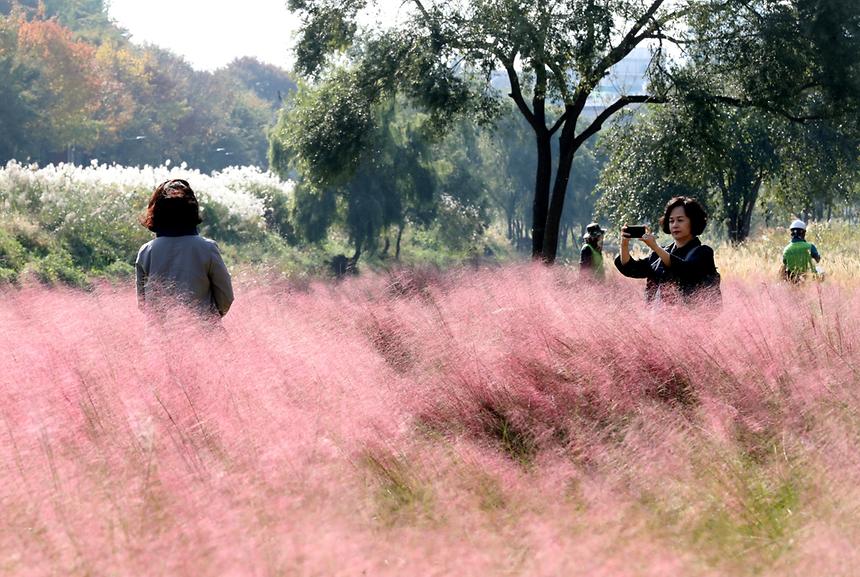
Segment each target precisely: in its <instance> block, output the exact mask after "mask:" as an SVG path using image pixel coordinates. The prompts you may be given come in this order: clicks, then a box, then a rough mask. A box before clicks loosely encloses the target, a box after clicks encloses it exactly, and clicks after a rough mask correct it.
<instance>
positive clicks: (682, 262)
mask: <svg viewBox="0 0 860 577" xmlns="http://www.w3.org/2000/svg"><path fill="white" fill-rule="evenodd" d="M663 248H664V249H665V250H666V252H668V253H669V255H670V256H671V258H672V266H671V267H666V266H665V265H664V264H663V261H662V260H660V257H659V256H657V253H655V252H654V251H651V254H649V255H648V258H646V259H641V260H639V259H634V258H631V259H630V260H629V261H628V262H627V264H624V265H623V264H621V256H620V255H619V256H617V257H615V268H617V269H618V271H619V272H620V273H621V274H623V275H624V276H627V277H630V278H644V279H647V281H646V283H645V300H647V301H649V302H650V301H653V300H654V298H655V297H656V296H657V294H658V292H659V295H660V299H661V300H665V301H669V302H672V301H673V300H676V298H677V297H676V295H680V298H681V300H682V301H685V302H686V301H689V300H690V298H691V297H692V296H693V295H695V294H696V293H697V292H699V291H700V290H701V289H715V291H716V292H717V293H718V292H719V282H720V275H719V273H718V272H717V266H716V264H715V263H714V251H713V249H712V248H711V247H709V246H708V245H706V244H702V242H701V241H700V240H699V239H698V237H697V238H693V240H691V241H690V242H688V243H687V244H685V245H684V246H682V247H681V248H675V243H672V244H670V245H668V246H664V247H663Z"/></svg>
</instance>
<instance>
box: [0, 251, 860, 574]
mask: <svg viewBox="0 0 860 577" xmlns="http://www.w3.org/2000/svg"><path fill="white" fill-rule="evenodd" d="M642 288H643V287H642V284H641V283H639V282H636V281H631V280H629V279H621V280H613V281H611V282H609V283H607V284H606V285H598V286H594V285H592V284H587V283H583V282H580V281H579V279H578V277H577V274H576V273H575V272H573V271H569V270H566V269H562V268H555V269H547V268H545V267H540V266H530V265H521V266H508V267H503V268H497V269H490V270H482V271H478V272H476V271H466V270H463V271H457V272H448V273H438V272H433V271H426V270H413V271H409V270H406V271H402V272H399V273H396V274H390V275H376V276H368V277H364V278H358V279H354V280H351V281H348V282H345V283H342V284H339V285H329V284H322V283H320V284H312V285H310V286H298V285H291V284H286V283H283V282H275V283H269V282H267V281H266V280H265V279H246V280H245V281H244V282H243V283H242V284H240V286H238V287H237V301H236V303H235V305H234V308H233V310H231V312H230V314H229V315H228V316H227V317H226V318H225V320H224V323H223V330H218V329H212V328H209V327H205V326H202V325H200V324H199V323H197V322H195V321H194V320H193V319H191V318H189V317H187V316H186V315H184V313H182V312H181V311H175V312H174V313H172V314H171V315H170V318H169V321H168V322H167V323H166V324H165V325H157V324H151V323H148V322H147V320H146V319H145V318H144V316H143V315H142V314H140V313H139V312H138V310H137V308H136V304H135V299H134V294H133V290H132V289H131V288H130V287H120V288H114V287H103V288H101V289H99V290H96V291H95V292H93V293H82V292H73V291H66V290H57V289H54V290H47V289H40V288H24V289H20V290H9V291H6V292H5V293H4V294H3V295H2V297H3V298H2V300H0V327H2V331H0V384H2V399H0V463H2V468H0V574H3V575H22V576H23V575H165V576H168V575H169V576H173V575H193V576H201V575H203V576H205V575H213V576H214V575H326V576H328V575H374V576H375V575H458V576H459V575H474V576H482V575H529V576H532V575H583V576H585V575H588V576H594V575H597V576H600V575H653V576H664V575H679V576H680V575H798V576H800V575H811V574H822V575H823V574H826V575H853V574H856V571H857V567H860V554H858V553H857V543H858V542H860V523H858V521H860V519H858V506H860V489H858V487H860V485H858V481H860V463H858V461H860V454H858V451H857V447H856V444H857V443H856V441H857V439H858V438H860V417H858V410H860V400H858V395H860V391H858V383H860V352H858V348H857V343H858V342H860V325H858V318H860V294H858V291H857V290H856V289H855V288H844V287H841V288H840V287H836V286H829V285H827V284H823V285H809V286H804V287H800V288H795V287H789V286H785V285H781V284H768V283H754V282H751V281H742V280H733V281H724V283H723V301H724V306H723V308H722V310H721V311H720V312H708V311H702V310H688V309H673V308H653V307H652V308H649V307H646V306H645V305H644V303H643V299H642Z"/></svg>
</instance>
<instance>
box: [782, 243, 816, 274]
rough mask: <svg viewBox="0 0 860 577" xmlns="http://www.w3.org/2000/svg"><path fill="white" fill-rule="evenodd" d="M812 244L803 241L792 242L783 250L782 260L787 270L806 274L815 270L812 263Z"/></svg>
mask: <svg viewBox="0 0 860 577" xmlns="http://www.w3.org/2000/svg"><path fill="white" fill-rule="evenodd" d="M811 249H812V244H810V243H808V242H806V241H801V242H792V243H790V244H789V245H788V246H787V247H785V250H784V251H782V262H784V263H785V270H786V271H788V272H790V273H791V274H805V273H807V272H812V271H814V270H815V265H814V264H812V252H811Z"/></svg>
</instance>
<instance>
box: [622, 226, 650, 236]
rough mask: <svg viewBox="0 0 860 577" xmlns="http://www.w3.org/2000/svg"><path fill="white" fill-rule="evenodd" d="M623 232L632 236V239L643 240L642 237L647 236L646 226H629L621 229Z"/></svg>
mask: <svg viewBox="0 0 860 577" xmlns="http://www.w3.org/2000/svg"><path fill="white" fill-rule="evenodd" d="M621 231H622V232H624V233H626V234H627V235H629V236H630V238H642V235H643V234H645V225H644V224H633V225H627V226H625V227H624V228H622V229H621Z"/></svg>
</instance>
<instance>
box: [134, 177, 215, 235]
mask: <svg viewBox="0 0 860 577" xmlns="http://www.w3.org/2000/svg"><path fill="white" fill-rule="evenodd" d="M201 222H203V219H202V218H200V205H199V204H198V203H197V197H196V196H195V195H194V191H193V190H191V185H189V184H188V181H187V180H182V179H180V178H174V179H171V180H165V181H164V182H162V183H161V184H159V185H158V186H156V187H155V190H154V191H152V197H151V198H150V199H149V204H148V205H147V207H146V213H145V214H144V215H143V216H142V217H141V219H140V224H142V225H143V226H145V227H146V228H148V229H149V230H151V231H152V232H158V231H164V230H186V229H190V228H194V227H195V226H197V225H198V224H200V223H201Z"/></svg>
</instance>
